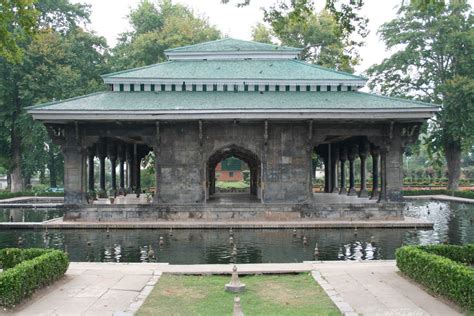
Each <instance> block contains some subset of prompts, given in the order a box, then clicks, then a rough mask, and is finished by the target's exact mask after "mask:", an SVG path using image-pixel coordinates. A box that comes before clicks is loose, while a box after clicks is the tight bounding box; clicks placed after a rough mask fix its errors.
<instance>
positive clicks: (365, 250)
mask: <svg viewBox="0 0 474 316" xmlns="http://www.w3.org/2000/svg"><path fill="white" fill-rule="evenodd" d="M407 206H408V209H407V210H406V211H405V214H406V215H407V216H412V217H417V218H424V219H428V220H430V221H433V222H434V229H433V230H420V229H400V228H397V229H358V230H354V229H297V230H296V234H295V232H294V231H293V229H241V230H240V229H234V230H233V241H234V244H235V246H236V249H237V255H236V256H232V250H233V244H231V243H230V241H229V231H228V230H226V229H206V230H196V229H183V230H178V229H175V230H173V231H172V232H171V233H170V231H169V230H165V229H140V230H139V229H130V230H110V231H109V232H106V231H105V230H93V229H87V230H86V229H64V230H56V229H55V230H53V229H50V230H49V231H48V232H46V231H44V230H34V229H6V230H0V248H5V247H16V246H17V245H18V239H19V238H20V237H21V239H22V240H23V243H22V245H21V247H51V248H58V249H65V250H67V251H68V252H69V255H70V258H71V260H72V261H99V262H149V261H158V262H169V263H171V264H197V263H229V262H238V263H261V262H264V263H267V262H302V261H305V260H314V259H315V257H314V248H315V246H316V245H317V248H318V251H319V255H318V257H317V259H318V260H378V259H394V254H395V249H397V248H398V247H400V246H401V245H404V244H432V243H450V244H467V243H474V204H461V203H449V202H437V201H415V202H410V203H408V204H407ZM58 216H61V211H59V210H40V209H37V210H32V209H29V210H22V209H15V210H8V209H3V210H2V209H0V221H4V222H5V221H11V220H13V221H44V220H48V219H51V218H54V217H58ZM160 237H163V242H164V243H163V244H162V245H160ZM304 237H306V241H307V244H306V245H305V244H304V242H303V240H304ZM150 246H151V248H152V249H153V252H154V255H155V256H154V258H149V257H148V254H149V248H150Z"/></svg>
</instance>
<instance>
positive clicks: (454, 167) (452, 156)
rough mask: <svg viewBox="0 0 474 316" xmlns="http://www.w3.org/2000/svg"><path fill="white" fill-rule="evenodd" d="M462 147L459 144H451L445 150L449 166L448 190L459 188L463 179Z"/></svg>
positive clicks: (453, 142)
mask: <svg viewBox="0 0 474 316" xmlns="http://www.w3.org/2000/svg"><path fill="white" fill-rule="evenodd" d="M461 153H462V151H461V145H460V144H459V142H455V141H452V142H449V143H447V144H446V146H445V149H444V156H445V157H446V162H447V165H448V190H457V189H458V188H459V178H460V177H461Z"/></svg>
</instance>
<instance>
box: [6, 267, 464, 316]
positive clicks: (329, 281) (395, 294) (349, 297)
mask: <svg viewBox="0 0 474 316" xmlns="http://www.w3.org/2000/svg"><path fill="white" fill-rule="evenodd" d="M231 270H232V265H230V264H223V265H168V264H164V263H130V264H121V263H117V264H114V263H71V265H70V267H69V270H68V271H67V273H66V276H65V278H63V279H62V280H61V281H58V282H57V283H56V284H54V285H53V286H51V287H50V288H49V289H44V290H41V291H39V293H37V294H36V295H35V296H34V297H33V298H32V299H30V300H29V301H27V302H26V303H25V304H23V305H21V306H19V307H18V308H17V309H16V310H15V312H14V314H16V315H132V314H133V313H134V312H135V311H137V310H138V308H139V307H140V306H141V304H142V303H143V301H144V300H145V298H146V297H147V295H148V294H149V293H150V292H151V290H152V288H153V286H154V284H155V283H156V282H158V280H159V277H160V276H161V274H162V273H186V274H219V273H230V272H231ZM238 270H239V273H252V274H253V273H290V272H305V271H312V275H313V277H314V278H315V279H316V280H317V282H318V283H320V284H321V286H322V287H323V289H324V290H325V291H326V293H327V294H328V295H329V296H330V297H331V299H332V300H333V301H334V302H335V304H336V305H337V306H338V307H339V309H340V310H341V311H343V312H344V313H345V314H346V315H355V314H363V315H461V314H460V313H459V312H458V311H456V310H455V309H453V308H452V307H450V306H448V305H447V304H445V303H443V302H442V301H440V300H438V299H436V298H434V297H433V296H431V295H429V294H428V293H426V292H425V291H424V290H423V289H422V288H420V287H419V286H417V285H416V284H414V283H412V282H410V281H408V280H407V279H405V278H404V277H402V276H400V274H399V273H398V269H397V268H396V265H395V262H394V261H373V262H304V263H288V264H286V263H285V264H239V265H238Z"/></svg>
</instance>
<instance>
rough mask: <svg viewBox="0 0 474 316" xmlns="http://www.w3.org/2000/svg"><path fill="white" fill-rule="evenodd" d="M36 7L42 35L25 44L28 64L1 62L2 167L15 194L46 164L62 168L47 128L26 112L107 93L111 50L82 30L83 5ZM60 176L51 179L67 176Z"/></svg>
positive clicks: (61, 2)
mask: <svg viewBox="0 0 474 316" xmlns="http://www.w3.org/2000/svg"><path fill="white" fill-rule="evenodd" d="M36 7H37V9H38V10H39V11H40V14H39V18H38V31H37V33H36V34H35V35H34V36H33V37H30V38H27V39H25V41H24V42H23V43H22V48H23V50H24V58H23V62H22V63H21V64H14V63H10V62H8V61H7V60H5V59H0V146H1V147H0V149H1V150H0V163H1V164H2V165H4V166H5V167H6V168H7V169H8V170H9V175H10V177H11V191H13V192H17V191H21V190H23V189H24V185H25V184H27V183H28V182H29V179H30V178H31V175H33V174H34V173H36V172H38V171H40V172H43V173H44V168H45V166H46V165H49V166H53V165H54V166H57V168H60V167H61V164H62V162H61V160H62V157H61V156H60V155H58V154H57V153H58V149H57V148H55V146H53V145H52V144H51V141H50V139H49V137H48V136H47V133H46V131H45V129H44V127H43V126H42V124H40V123H37V122H33V121H32V119H31V117H30V116H29V115H27V114H26V113H25V111H24V107H25V106H29V105H32V104H35V103H40V102H46V101H52V100H54V99H64V98H68V97H73V96H77V95H81V94H85V93H89V92H91V91H96V90H99V89H102V80H101V78H100V74H101V73H103V72H104V66H103V65H104V63H105V58H106V55H105V53H106V51H107V46H106V43H105V39H103V38H101V37H97V36H95V35H93V34H90V33H87V32H85V31H83V30H82V29H80V28H79V24H80V23H82V22H83V21H87V19H88V11H87V10H86V7H84V6H83V5H73V4H70V3H69V2H68V1H65V0H58V1H52V0H41V1H39V2H38V3H37V6H36ZM41 10H44V11H41ZM51 159H55V161H51ZM55 171H57V170H50V174H52V175H53V176H54V174H55V173H56V174H57V175H60V174H61V172H60V171H59V174H58V172H55ZM51 182H53V184H54V182H55V179H51Z"/></svg>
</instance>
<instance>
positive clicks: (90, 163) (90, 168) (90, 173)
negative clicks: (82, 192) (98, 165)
mask: <svg viewBox="0 0 474 316" xmlns="http://www.w3.org/2000/svg"><path fill="white" fill-rule="evenodd" d="M94 156H95V148H89V151H88V153H87V159H88V176H87V180H88V188H87V189H88V190H89V191H90V192H94V191H95V178H94V177H95V176H94Z"/></svg>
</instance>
